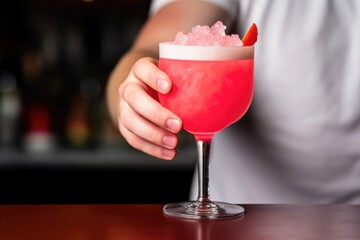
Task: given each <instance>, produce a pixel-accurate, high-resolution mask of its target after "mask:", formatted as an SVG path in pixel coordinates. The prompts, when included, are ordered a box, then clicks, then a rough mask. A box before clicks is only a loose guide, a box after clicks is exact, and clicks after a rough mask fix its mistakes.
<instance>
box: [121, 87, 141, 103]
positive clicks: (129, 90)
mask: <svg viewBox="0 0 360 240" xmlns="http://www.w3.org/2000/svg"><path fill="white" fill-rule="evenodd" d="M139 93H140V91H139V90H138V89H137V88H136V86H134V84H127V85H126V86H125V87H124V91H123V96H124V99H125V100H126V101H127V102H129V103H135V102H136V101H137V100H138V99H139Z"/></svg>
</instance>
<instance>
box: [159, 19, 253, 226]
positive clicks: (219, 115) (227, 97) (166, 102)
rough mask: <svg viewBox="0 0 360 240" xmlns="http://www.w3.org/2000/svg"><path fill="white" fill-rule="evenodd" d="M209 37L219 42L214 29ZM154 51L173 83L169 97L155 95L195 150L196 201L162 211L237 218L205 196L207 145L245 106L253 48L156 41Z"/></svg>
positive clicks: (237, 211) (233, 210) (235, 210)
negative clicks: (176, 119) (179, 122)
mask: <svg viewBox="0 0 360 240" xmlns="http://www.w3.org/2000/svg"><path fill="white" fill-rule="evenodd" d="M214 26H215V28H217V29H215V30H216V31H215V34H213V35H216V34H217V32H219V31H218V29H219V28H221V27H222V24H221V23H220V24H219V23H217V25H214ZM212 28H214V27H212ZM220 30H222V29H220ZM205 31H207V30H206V29H205ZM210 34H211V32H210ZM181 37H183V36H181ZM190 37H191V36H190ZM211 37H212V38H216V37H217V38H219V39H220V41H221V39H222V37H223V34H222V32H221V31H220V32H219V34H218V35H217V36H215V37H214V36H211ZM225 37H226V36H225ZM185 38H187V36H185ZM180 40H181V41H182V39H180ZM185 40H187V39H185ZM190 40H191V39H190ZM239 41H240V40H239ZM240 43H241V41H240ZM159 47H160V52H159V55H160V59H159V68H160V69H161V70H162V71H164V72H165V73H166V74H167V75H168V76H169V78H170V79H171V81H172V83H173V88H172V90H171V92H170V93H168V94H159V101H160V103H161V104H162V105H163V106H164V107H166V108H168V109H169V110H171V111H172V112H174V113H175V114H177V115H178V116H179V117H180V118H181V119H182V121H183V124H184V129H185V130H186V131H188V132H190V133H192V134H193V135H194V136H195V139H196V142H197V146H198V198H197V200H196V201H189V202H180V203H170V204H167V205H165V206H164V212H165V214H167V215H171V216H177V217H185V218H209V219H218V218H229V217H236V216H241V215H243V213H244V208H242V207H241V206H239V205H234V204H229V203H224V202H214V201H212V200H211V198H210V191H209V164H210V146H211V141H212V137H213V136H214V134H216V133H218V132H220V131H221V130H223V129H224V128H226V127H228V126H229V125H231V124H233V123H234V122H236V121H237V120H239V119H240V118H241V117H242V116H243V115H244V114H245V113H246V111H247V110H248V108H249V106H250V103H251V100H252V96H253V86H254V47H253V46H241V45H239V46H221V45H217V46H193V45H186V44H185V45H177V44H174V43H169V42H166V43H160V45H159ZM224 174H226V173H224ZM231 184H232V183H231Z"/></svg>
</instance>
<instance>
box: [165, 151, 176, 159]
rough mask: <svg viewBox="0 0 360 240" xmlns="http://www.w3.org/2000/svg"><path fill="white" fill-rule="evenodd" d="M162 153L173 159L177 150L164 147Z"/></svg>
mask: <svg viewBox="0 0 360 240" xmlns="http://www.w3.org/2000/svg"><path fill="white" fill-rule="evenodd" d="M162 154H163V155H164V156H165V157H167V158H168V159H172V158H174V156H175V151H174V150H170V149H163V150H162Z"/></svg>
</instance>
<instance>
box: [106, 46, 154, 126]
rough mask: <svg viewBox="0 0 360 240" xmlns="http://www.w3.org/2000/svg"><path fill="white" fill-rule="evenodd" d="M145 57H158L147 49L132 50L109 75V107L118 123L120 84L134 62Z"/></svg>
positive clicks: (114, 120)
mask: <svg viewBox="0 0 360 240" xmlns="http://www.w3.org/2000/svg"><path fill="white" fill-rule="evenodd" d="M143 57H154V58H157V54H155V53H153V52H151V51H146V50H130V51H129V52H127V53H126V54H125V55H124V56H123V57H122V58H121V59H120V60H119V62H118V63H117V65H116V67H115V68H114V70H113V71H112V73H111V75H110V77H109V80H108V83H107V87H106V100H107V107H108V111H109V113H110V116H111V119H112V120H113V122H114V124H116V125H117V121H118V120H117V119H118V111H119V109H118V105H119V86H120V84H121V83H122V82H123V81H124V80H125V79H126V77H127V76H128V74H129V72H130V70H131V68H132V66H133V65H134V63H135V62H136V61H137V60H139V59H141V58H143Z"/></svg>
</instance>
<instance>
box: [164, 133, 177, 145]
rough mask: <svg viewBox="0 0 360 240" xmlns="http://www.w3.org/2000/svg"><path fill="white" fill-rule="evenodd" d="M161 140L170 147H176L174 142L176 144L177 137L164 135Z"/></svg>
mask: <svg viewBox="0 0 360 240" xmlns="http://www.w3.org/2000/svg"><path fill="white" fill-rule="evenodd" d="M162 142H163V144H165V145H166V146H168V147H170V148H174V147H176V144H177V138H176V137H175V136H173V135H165V136H164V137H163V138H162Z"/></svg>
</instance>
